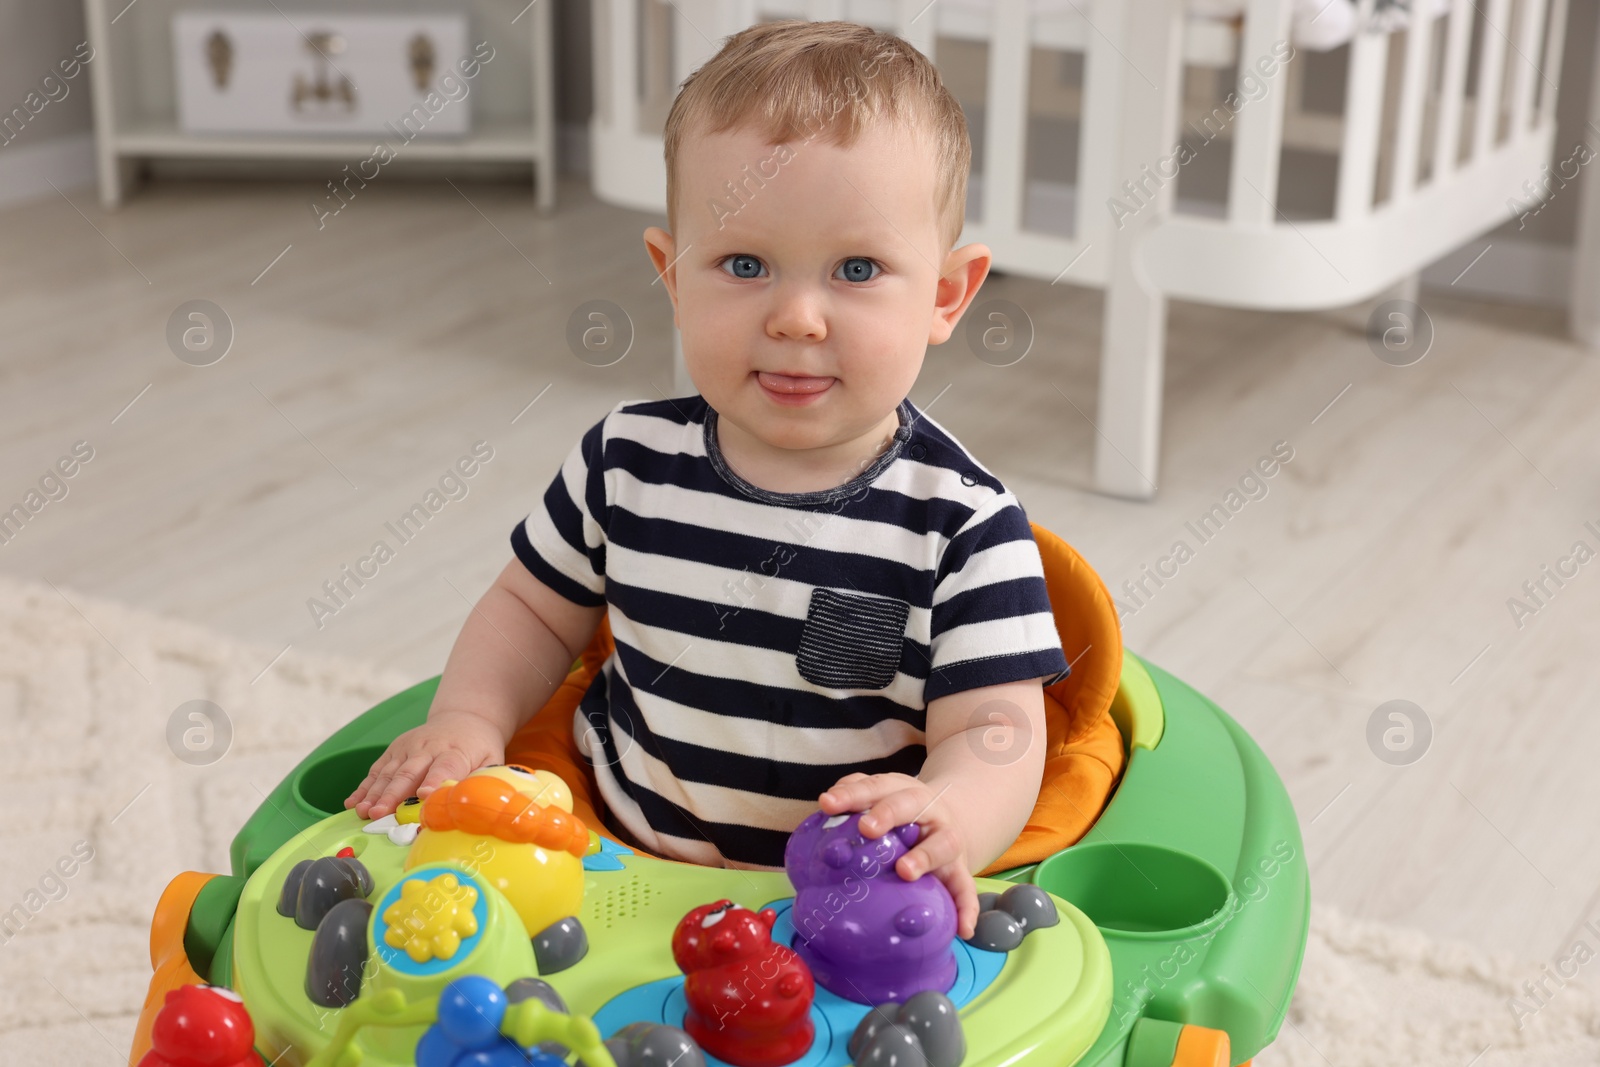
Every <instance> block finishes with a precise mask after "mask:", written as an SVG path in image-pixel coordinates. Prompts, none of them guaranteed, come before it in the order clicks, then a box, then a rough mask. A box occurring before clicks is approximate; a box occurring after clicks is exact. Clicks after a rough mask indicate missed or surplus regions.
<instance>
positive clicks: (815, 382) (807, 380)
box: [756, 370, 833, 393]
mask: <svg viewBox="0 0 1600 1067" xmlns="http://www.w3.org/2000/svg"><path fill="white" fill-rule="evenodd" d="M756 379H757V380H758V381H760V382H761V384H762V385H763V386H765V387H766V388H768V389H770V390H772V391H773V392H774V393H820V392H822V391H823V390H824V389H826V388H828V386H830V385H832V384H833V379H832V378H813V377H808V376H802V375H796V374H777V373H774V372H772V371H764V370H763V371H757V372H756Z"/></svg>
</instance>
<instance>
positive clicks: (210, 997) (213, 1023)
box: [139, 985, 262, 1067]
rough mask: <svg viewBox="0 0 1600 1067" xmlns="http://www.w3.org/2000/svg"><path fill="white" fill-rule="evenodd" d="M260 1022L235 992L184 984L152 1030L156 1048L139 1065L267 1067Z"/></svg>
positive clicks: (171, 996) (172, 995)
mask: <svg viewBox="0 0 1600 1067" xmlns="http://www.w3.org/2000/svg"><path fill="white" fill-rule="evenodd" d="M255 1041H256V1028H255V1024H253V1023H252V1022H251V1021H250V1013H249V1012H247V1011H245V1010H244V1001H243V1000H240V999H239V994H237V993H235V992H234V991H233V990H231V989H223V988H222V987H221V986H211V985H186V986H180V987H178V988H177V989H174V990H172V991H171V992H169V993H168V994H167V999H166V1002H165V1003H164V1004H162V1006H161V1011H160V1012H159V1013H158V1014H157V1015H156V1019H155V1022H154V1023H153V1024H152V1025H151V1027H150V1044H151V1045H152V1046H153V1047H152V1048H151V1049H150V1051H149V1052H146V1053H145V1054H144V1058H143V1059H141V1060H140V1061H139V1067H262V1065H261V1057H260V1056H258V1055H257V1054H256V1051H255V1048H254V1045H255Z"/></svg>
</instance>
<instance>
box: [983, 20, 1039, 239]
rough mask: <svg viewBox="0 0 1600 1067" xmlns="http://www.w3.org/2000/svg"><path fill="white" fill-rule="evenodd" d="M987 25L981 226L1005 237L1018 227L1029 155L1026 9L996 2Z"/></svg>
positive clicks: (1020, 226)
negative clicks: (987, 84)
mask: <svg viewBox="0 0 1600 1067" xmlns="http://www.w3.org/2000/svg"><path fill="white" fill-rule="evenodd" d="M990 26H991V27H992V28H993V33H992V34H991V36H990V38H989V91H988V100H987V102H986V103H985V105H984V145H983V226H984V229H985V230H987V231H991V232H993V233H994V234H996V235H997V236H1001V235H1003V236H1006V237H1009V236H1010V235H1012V234H1015V233H1016V232H1017V231H1018V230H1020V229H1021V228H1022V188H1023V184H1022V183H1023V181H1024V180H1025V174H1026V171H1027V167H1026V165H1025V164H1026V162H1027V158H1028V157H1027V147H1028V145H1027V121H1028V60H1029V46H1028V11H1027V8H1026V7H1025V6H1024V4H1023V3H1022V0H1003V2H1001V3H997V4H996V5H995V6H994V11H993V21H992V22H991V23H990Z"/></svg>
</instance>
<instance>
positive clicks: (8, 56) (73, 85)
mask: <svg viewBox="0 0 1600 1067" xmlns="http://www.w3.org/2000/svg"><path fill="white" fill-rule="evenodd" d="M84 36H85V35H84V30H83V5H82V4H80V3H77V2H76V0H0V113H10V111H11V109H12V108H15V107H21V106H22V102H23V100H24V99H25V98H26V97H27V95H28V93H29V92H31V91H34V90H37V89H38V87H39V81H40V79H42V78H44V77H45V76H46V75H47V74H59V73H60V70H59V68H58V67H57V66H56V64H57V63H59V62H60V61H61V60H63V59H65V58H67V57H69V56H71V55H72V54H73V52H74V50H75V49H76V48H77V47H78V45H80V44H81V43H83V40H84ZM65 84H66V86H67V94H66V95H65V96H61V90H60V89H53V90H52V91H53V92H54V93H55V94H56V95H57V96H60V97H61V98H60V99H59V100H52V101H51V102H50V103H48V104H47V105H45V107H44V109H43V110H41V111H40V112H39V114H38V115H36V116H34V117H33V118H32V119H31V120H30V121H29V123H28V125H27V126H26V127H25V128H24V129H23V132H22V133H21V135H20V136H18V137H17V138H16V139H15V140H14V141H13V142H12V145H15V146H17V147H21V146H23V145H34V144H39V143H40V142H43V141H48V140H50V139H51V138H56V137H65V136H68V135H71V134H75V133H85V132H87V131H88V130H89V129H90V128H91V127H92V121H91V119H90V114H89V77H88V73H87V72H86V71H85V72H84V73H81V74H79V75H78V77H77V78H75V79H74V80H72V81H70V82H66V83H65ZM40 95H41V96H43V94H42V93H41V94H40ZM7 147H10V146H9V145H8V146H7Z"/></svg>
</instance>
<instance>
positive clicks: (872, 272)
mask: <svg viewBox="0 0 1600 1067" xmlns="http://www.w3.org/2000/svg"><path fill="white" fill-rule="evenodd" d="M882 273H883V268H882V267H880V266H878V265H877V264H876V263H874V262H872V260H870V259H866V258H864V257H862V256H852V257H851V258H849V259H847V260H845V261H844V262H843V263H841V264H839V269H838V270H837V271H835V272H834V274H833V276H834V277H835V278H838V279H839V280H840V281H846V282H870V281H871V280H872V279H874V278H876V277H877V276H878V275H879V274H882Z"/></svg>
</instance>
